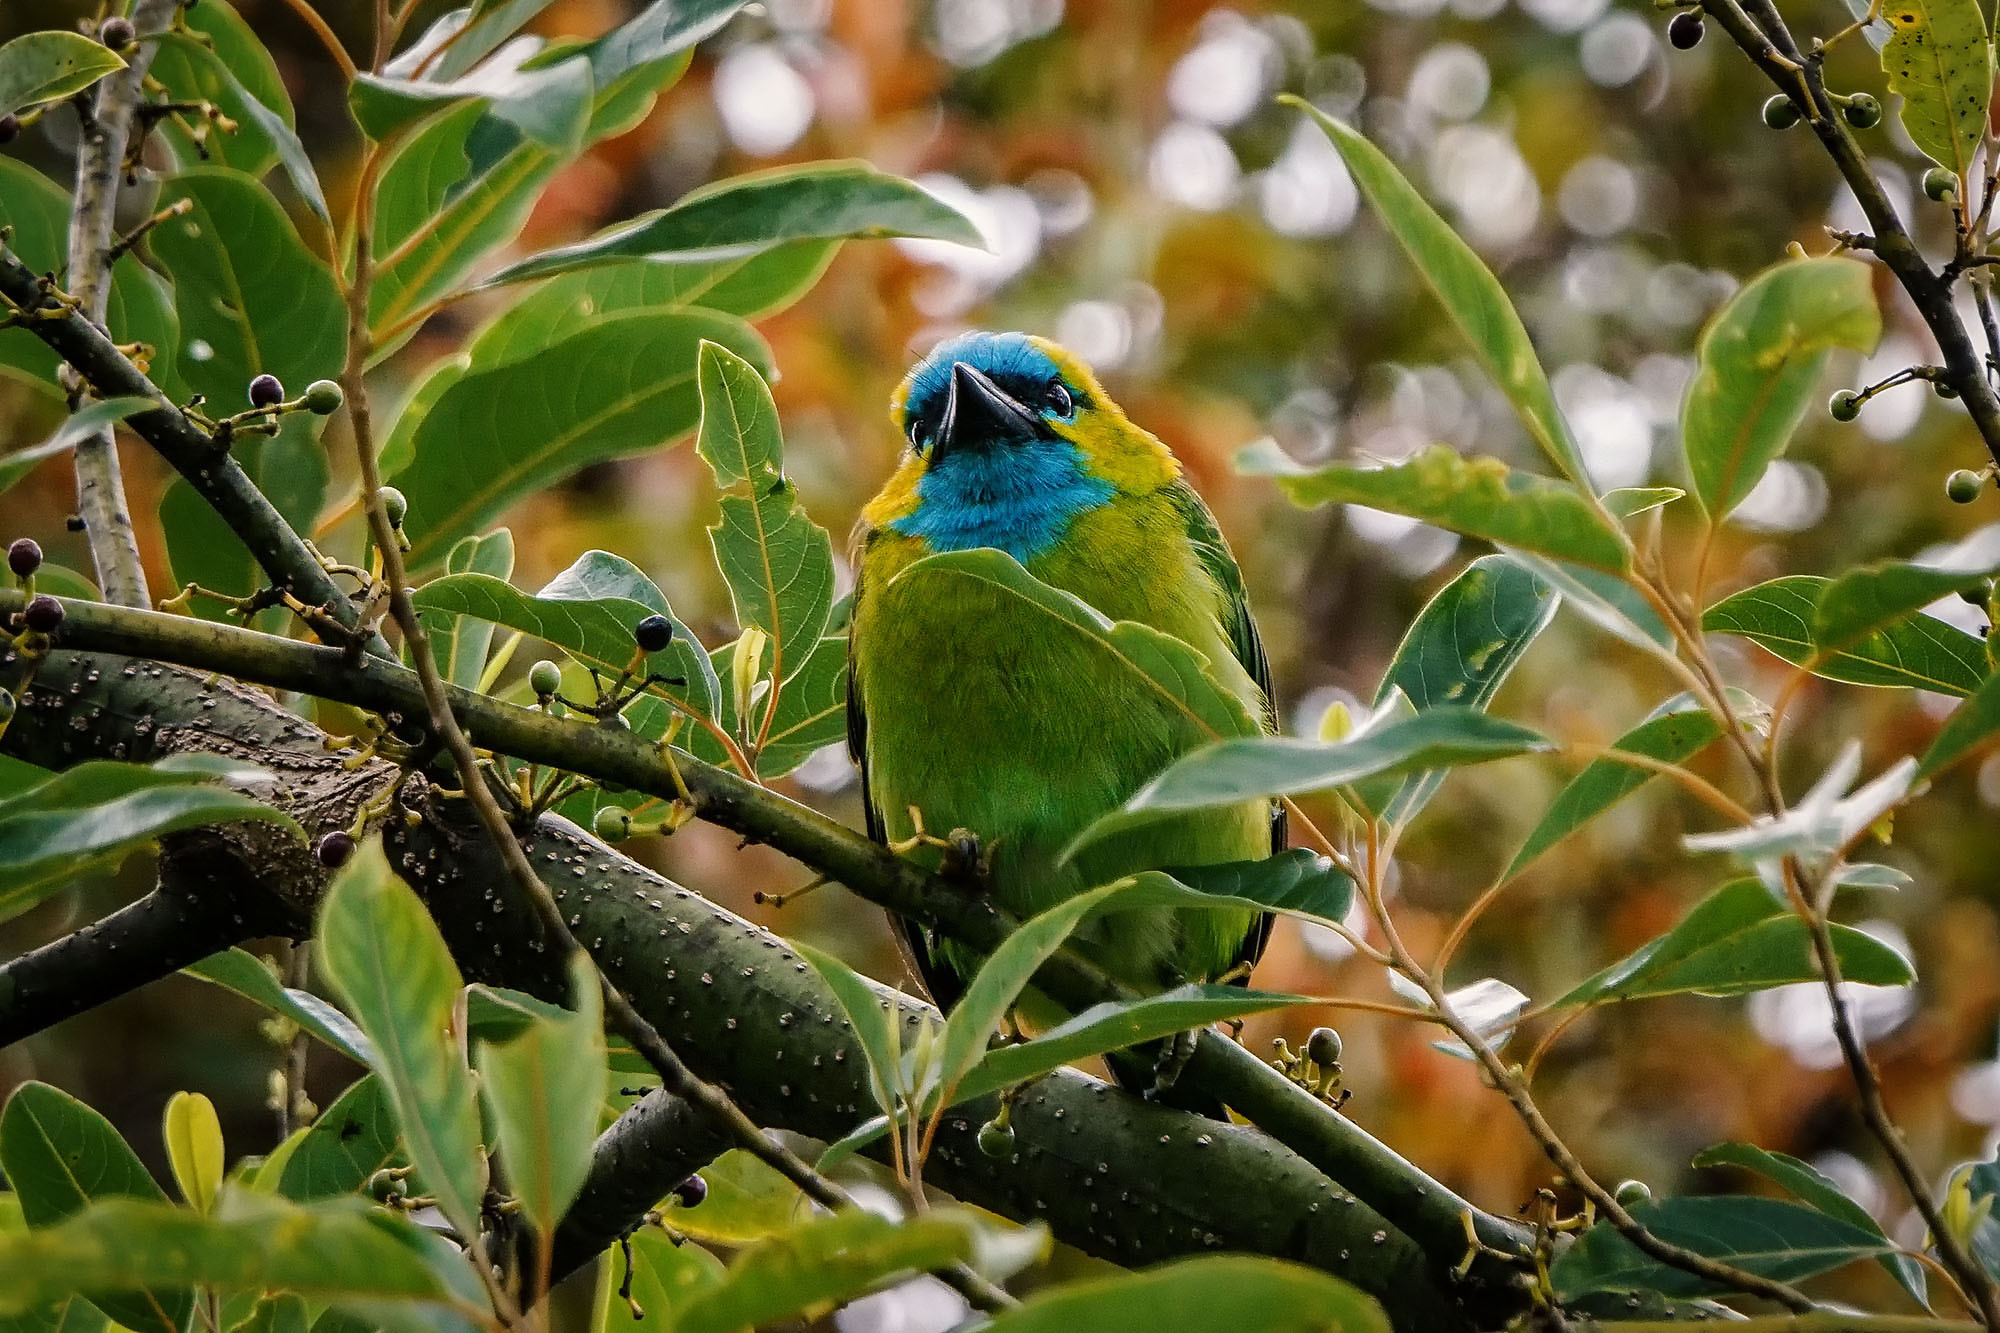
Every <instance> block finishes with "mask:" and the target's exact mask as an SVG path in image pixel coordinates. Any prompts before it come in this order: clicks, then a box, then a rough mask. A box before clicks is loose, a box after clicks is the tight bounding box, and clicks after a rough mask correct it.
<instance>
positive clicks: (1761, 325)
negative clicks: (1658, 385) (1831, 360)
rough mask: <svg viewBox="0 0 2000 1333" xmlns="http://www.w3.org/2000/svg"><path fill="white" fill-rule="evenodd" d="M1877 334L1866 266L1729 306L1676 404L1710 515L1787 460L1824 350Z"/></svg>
mask: <svg viewBox="0 0 2000 1333" xmlns="http://www.w3.org/2000/svg"><path fill="white" fill-rule="evenodd" d="M1967 2H1968V3H1970V2H1971V0H1967ZM1881 336H1882V315H1881V312H1880V311H1879V310H1877V309H1876V308H1875V293H1874V289H1873V288H1872V287H1871V286H1870V285H1869V268H1868V266H1867V265H1866V264H1864V263H1862V262H1861V261H1859V260H1857V259H1846V258H1840V257H1833V258H1825V259H1796V260H1788V261H1786V262H1785V263H1782V264H1778V265H1776V266H1774V267H1772V268H1768V269H1766V270H1764V271H1763V272H1762V273H1760V274H1758V275H1757V276H1756V277H1754V278H1752V279H1751V280H1750V281H1749V282H1747V283H1745V284H1744V285H1743V288H1742V290H1740V291H1738V292H1737V293H1736V295H1735V296H1733V297H1731V298H1730V300H1729V304H1727V305H1725V306H1724V307H1723V308H1722V310H1721V311H1720V312H1719V313H1717V315H1716V316H1715V318H1714V319H1712V320H1711V321H1709V325H1708V328H1707V329H1706V330H1704V331H1703V333H1702V336H1701V343H1700V346H1699V347H1698V348H1697V356H1698V357H1699V358H1700V365H1699V368H1698V369H1697V370H1696V372H1695V376H1694V379H1693V380H1692V381H1690V382H1689V384H1688V390H1687V396H1686V398H1684V399H1683V400H1682V402H1681V443H1682V447H1683V449H1685V450H1686V453H1687V464H1688V473H1689V475H1691V476H1692V477H1693V479H1694V493H1695V497H1696V498H1697V499H1698V500H1700V501H1701V504H1702V507H1703V508H1704V509H1706V510H1707V511H1708V513H1709V514H1710V515H1711V516H1712V517H1714V518H1716V519H1720V518H1722V517H1723V516H1724V515H1725V514H1727V513H1728V512H1729V511H1730V510H1732V509H1734V508H1736V506H1737V505H1739V504H1741V503H1742V501H1743V497H1744V496H1746V495H1748V494H1750V490H1751V488H1752V487H1753V486H1755V485H1756V484H1757V479H1758V478H1759V477H1761V476H1763V475H1764V469H1765V468H1766V467H1767V466H1769V465H1770V462H1771V460H1772V459H1774V458H1776V457H1777V456H1778V455H1779V454H1781V453H1783V452H1784V450H1785V445H1786V443H1787V442H1788V441H1789V440H1790V439H1791V437H1792V432H1793V431H1794V430H1796V429H1797V428H1798V424H1799V419H1800V417H1801V416H1803V415H1804V413H1805V410H1806V404H1807V403H1808V401H1810V400H1811V398H1812V395H1813V393H1814V391H1815V390H1816V389H1817V388H1818V386H1819V379H1820V373H1821V372H1822V371H1823V370H1824V369H1825V366H1826V357H1827V353H1828V351H1829V350H1830V349H1832V348H1835V347H1851V348H1854V349H1856V350H1858V351H1863V352H1865V351H1869V350H1871V349H1872V348H1873V347H1874V346H1875V343H1876V340H1877V339H1879V338H1880V337H1881Z"/></svg>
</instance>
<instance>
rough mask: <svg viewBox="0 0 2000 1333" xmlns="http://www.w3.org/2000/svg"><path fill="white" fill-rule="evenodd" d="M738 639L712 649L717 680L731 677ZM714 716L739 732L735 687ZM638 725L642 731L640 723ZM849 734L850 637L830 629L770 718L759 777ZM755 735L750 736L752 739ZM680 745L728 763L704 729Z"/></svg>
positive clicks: (772, 776)
mask: <svg viewBox="0 0 2000 1333" xmlns="http://www.w3.org/2000/svg"><path fill="white" fill-rule="evenodd" d="M740 642H741V641H740V640H731V641H730V642H728V643H725V644H723V645H722V646H721V647H720V648H718V649H716V650H715V652H714V653H713V654H711V660H712V661H713V662H714V663H715V673H716V677H717V679H719V680H728V679H730V672H731V671H732V670H733V669H734V667H735V662H736V649H737V646H738V644H739V643H740ZM716 721H717V722H718V723H720V724H721V726H722V729H723V730H724V731H726V732H728V733H730V734H731V735H740V734H741V728H740V727H738V725H737V721H736V699H735V695H734V692H733V691H730V690H724V691H722V708H721V712H720V713H719V714H718V716H717V718H716ZM633 729H634V730H640V729H641V728H640V727H639V725H638V723H637V722H635V723H634V724H633ZM846 739H847V636H846V635H844V634H829V635H827V636H826V637H825V638H823V639H821V640H820V641H819V644H818V645H817V646H816V647H815V648H814V649H813V650H812V653H811V655H810V656H809V657H807V658H806V663H805V665H804V666H802V667H800V668H799V673H798V674H797V675H796V676H793V677H792V679H791V680H790V681H789V682H788V683H787V684H786V685H785V689H784V692H783V693H782V694H780V695H779V696H778V705H777V710H776V712H775V713H773V714H772V717H771V725H770V730H769V732H768V734H767V735H766V736H765V737H764V743H763V744H762V745H758V746H755V753H754V755H753V756H752V758H753V760H754V762H755V764H756V768H757V776H758V777H759V778H761V779H763V780H764V781H765V782H773V781H776V780H777V779H778V778H781V777H783V776H785V774H787V773H790V772H791V771H792V770H793V769H795V768H797V767H798V766H799V765H800V764H803V763H804V762H805V761H806V760H808V759H810V758H811V757H812V756H813V754H814V753H815V752H817V751H819V750H823V749H825V748H826V747H827V746H829V745H838V744H842V743H844V742H845V741H846ZM755 740H756V737H755V736H751V737H749V738H748V740H747V741H746V745H747V744H749V742H754V741H755ZM679 743H680V744H682V745H684V746H686V747H687V749H688V750H689V751H690V752H691V753H693V754H695V755H697V756H699V757H700V758H702V759H706V760H707V761H708V762H709V763H712V764H721V763H726V762H728V756H727V755H726V754H724V752H723V749H722V746H721V744H720V743H719V742H717V741H716V739H715V738H714V737H713V736H711V735H710V734H709V733H708V732H706V731H700V730H697V731H689V732H685V733H683V735H682V737H681V740H680V742H679Z"/></svg>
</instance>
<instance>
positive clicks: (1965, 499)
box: [1944, 468, 1986, 505]
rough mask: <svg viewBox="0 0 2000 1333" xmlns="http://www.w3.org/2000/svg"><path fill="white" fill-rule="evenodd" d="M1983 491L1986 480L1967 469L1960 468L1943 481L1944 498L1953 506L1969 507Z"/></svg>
mask: <svg viewBox="0 0 2000 1333" xmlns="http://www.w3.org/2000/svg"><path fill="white" fill-rule="evenodd" d="M1985 489H1986V478H1984V477H1982V476H1980V475H1979V474H1978V473H1977V472H1973V471H1971V470H1969V469H1967V468H1960V469H1959V470H1958V471H1956V472H1954V473H1952V474H1951V475H1950V476H1949V477H1946V478H1945V479H1944V493H1945V497H1946V498H1947V499H1949V500H1950V501H1951V502H1952V503H1953V504H1961V505H1969V504H1971V503H1972V502H1973V501H1974V500H1977V499H1978V498H1979V493H1980V492H1981V491H1983V490H1985Z"/></svg>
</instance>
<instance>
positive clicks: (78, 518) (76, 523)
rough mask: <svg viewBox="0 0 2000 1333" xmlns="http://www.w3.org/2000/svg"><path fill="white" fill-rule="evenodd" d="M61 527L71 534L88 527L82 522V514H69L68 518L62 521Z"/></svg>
mask: <svg viewBox="0 0 2000 1333" xmlns="http://www.w3.org/2000/svg"><path fill="white" fill-rule="evenodd" d="M63 526H64V527H66V528H68V529H69V530H70V531H71V532H82V531H83V530H84V528H85V527H87V526H88V525H87V524H86V523H85V522H84V521H83V515H82V514H71V515H70V516H69V517H68V518H66V519H64V520H63Z"/></svg>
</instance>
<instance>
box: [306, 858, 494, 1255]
mask: <svg viewBox="0 0 2000 1333" xmlns="http://www.w3.org/2000/svg"><path fill="white" fill-rule="evenodd" d="M316 943H317V944H318V946H319V957H320V966H321V967H322V968H323V969H324V971H325V973H326V976H327V979H328V980H329V981H330V982H332V983H333V986H334V989H336V990H337V991H339V992H340V996H341V998H342V999H343V1000H345V1001H346V1002H347V1007H348V1009H349V1010H350V1011H351V1012H352V1013H353V1014H354V1017H355V1020H356V1021H357V1022H358V1023H360V1024H361V1030H362V1031H364V1032H366V1033H367V1034H368V1038H369V1040H370V1041H371V1042H372V1043H373V1044H374V1048H375V1072H376V1073H377V1074H379V1075H380V1076H381V1078H382V1082H383V1083H384V1084H385V1085H386V1087H387V1090H388V1093H389V1099H390V1101H391V1103H392V1104H393V1105H394V1106H395V1108H396V1123H397V1124H398V1125H399V1126H400V1127H401V1128H402V1131H403V1140H404V1142H405V1143H406V1144H407V1145H408V1147H409V1151H410V1160H411V1161H413V1162H414V1163H416V1166H417V1170H418V1171H419V1172H420V1173H421V1175H422V1177H423V1183H424V1186H425V1188H426V1189H428V1190H429V1191H430V1192H431V1194H433V1195H434V1196H436V1198H437V1201H438V1208H439V1210H440V1211H442V1212H443V1213H444V1215H445V1216H446V1217H447V1218H449V1219H450V1220H451V1223H452V1225H453V1226H455V1227H457V1228H459V1231H460V1234H461V1235H472V1234H474V1232H475V1229H476V1228H477V1227H478V1225H479V1210H480V1207H481V1203H482V1201H483V1199H484V1197H485V1179H486V1164H485V1160H484V1158H483V1157H482V1155H481V1153H480V1147H479V1110H478V1108H477V1107H476V1106H475V1105H474V1104H473V1092H472V1076H471V1073H470V1071H468V1070H467V1069H466V1067H465V1060H464V1056H463V1054H462V1053H461V1048H460V1044H459V1043H460V1037H461V1034H460V1033H459V1032H458V1023H457V1020H456V1019H455V1018H454V1016H453V1011H454V1010H455V1009H456V1008H457V1005H458V998H459V991H460V989H461V988H462V987H461V983H460V981H459V975H458V967H457V965H456V964H454V963H453V962H452V960H451V954H450V953H448V952H447V951H446V949H445V946H444V940H443V938H442V937H440V936H439V934H438V930H437V926H436V925H435V924H433V923H432V921H431V919H430V916H429V914H428V913H426V912H425V911H424V905H423V904H422V903H421V902H419V901H418V900H417V895H416V894H414V893H412V892H411V891H410V888H409V886H408V885H406V884H404V883H403V882H402V881H401V880H400V879H398V878H396V876H395V875H394V874H393V873H391V872H390V870H389V863H388V861H387V859H386V858H385V857H384V856H383V854H382V845H381V842H380V841H379V840H378V839H372V838H371V839H370V840H369V841H368V842H366V843H364V844H363V845H362V846H361V847H360V849H358V850H357V851H356V852H355V854H354V856H353V858H352V859H351V860H349V861H348V863H347V865H345V866H344V867H342V868H341V871H340V873H339V874H338V875H337V876H336V877H335V879H334V882H333V885H332V887H331V888H329V889H328V890H327V894H326V898H325V900H324V902H323V904H322V905H321V908H320V917H319V926H318V930H317V939H316Z"/></svg>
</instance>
